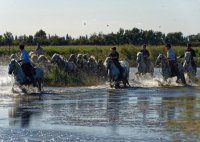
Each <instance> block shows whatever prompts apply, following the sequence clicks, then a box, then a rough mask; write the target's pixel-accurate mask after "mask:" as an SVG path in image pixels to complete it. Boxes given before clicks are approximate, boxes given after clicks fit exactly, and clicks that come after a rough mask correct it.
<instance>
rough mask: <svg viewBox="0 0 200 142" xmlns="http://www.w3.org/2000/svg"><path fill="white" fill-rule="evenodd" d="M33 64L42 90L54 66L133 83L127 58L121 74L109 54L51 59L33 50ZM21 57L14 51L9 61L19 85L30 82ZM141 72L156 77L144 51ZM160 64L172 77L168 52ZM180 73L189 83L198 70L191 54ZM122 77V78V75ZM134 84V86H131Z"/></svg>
mask: <svg viewBox="0 0 200 142" xmlns="http://www.w3.org/2000/svg"><path fill="white" fill-rule="evenodd" d="M29 55H30V59H31V63H32V65H33V66H34V67H35V69H36V74H35V76H34V78H35V80H36V82H37V87H38V90H39V91H41V90H42V81H43V78H44V73H45V72H47V71H48V70H50V69H51V67H52V66H53V65H57V67H58V68H59V69H60V70H62V71H65V72H72V73H73V72H77V71H85V72H89V73H95V74H96V75H97V76H103V75H106V76H107V77H108V78H109V82H110V86H111V87H119V86H120V84H121V83H122V85H123V86H124V87H126V86H127V85H129V82H128V81H129V72H130V70H129V63H128V62H127V61H120V64H121V66H122V68H123V74H122V75H120V71H119V69H118V68H117V67H116V66H115V64H114V63H113V61H112V60H111V58H110V57H107V58H106V59H105V61H104V62H103V61H97V60H96V59H95V57H94V56H90V57H88V55H87V54H77V55H75V54H71V55H70V57H69V59H68V60H66V59H65V58H64V57H63V56H62V55H60V54H57V53H55V54H54V55H53V56H52V57H51V59H48V58H47V57H46V56H44V55H40V56H39V57H38V56H37V55H36V54H34V53H33V52H30V53H29ZM18 59H19V58H18V57H17V56H16V55H15V54H12V55H11V56H10V60H11V62H10V64H9V74H13V75H14V78H15V81H16V83H18V84H19V85H24V84H26V80H27V78H26V76H25V74H24V73H23V71H22V69H21V66H20V64H19V63H18V62H17V60H18ZM136 60H137V63H138V66H137V69H138V71H137V73H136V76H138V77H140V76H144V75H146V74H150V75H151V76H152V77H153V74H154V64H153V63H152V62H151V61H150V60H148V63H147V62H145V60H144V57H143V53H142V52H138V53H137V59H136ZM155 65H156V66H160V67H161V70H162V71H161V74H162V76H163V79H164V81H167V79H168V78H172V77H174V76H172V73H171V69H170V66H169V64H168V60H167V58H166V56H165V55H164V54H159V55H158V57H157V60H156V62H155ZM178 70H179V75H177V81H179V80H181V83H182V84H186V81H185V76H184V73H186V74H188V75H190V76H191V75H195V73H194V70H193V68H192V65H191V54H190V52H186V53H185V56H184V63H183V64H181V63H178ZM119 76H120V78H119ZM129 86H130V85H129Z"/></svg>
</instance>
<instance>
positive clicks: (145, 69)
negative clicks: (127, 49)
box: [136, 52, 154, 76]
mask: <svg viewBox="0 0 200 142" xmlns="http://www.w3.org/2000/svg"><path fill="white" fill-rule="evenodd" d="M147 62H148V63H145V60H144V56H143V53H142V52H138V53H137V63H138V66H137V69H138V72H137V73H136V74H139V75H144V74H146V73H150V74H151V76H153V73H154V65H153V63H152V62H151V61H150V60H149V61H147Z"/></svg>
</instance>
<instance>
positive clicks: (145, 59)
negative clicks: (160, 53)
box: [140, 44, 150, 72]
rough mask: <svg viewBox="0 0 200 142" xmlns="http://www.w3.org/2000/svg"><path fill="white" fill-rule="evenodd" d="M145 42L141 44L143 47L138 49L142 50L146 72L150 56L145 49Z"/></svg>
mask: <svg viewBox="0 0 200 142" xmlns="http://www.w3.org/2000/svg"><path fill="white" fill-rule="evenodd" d="M146 46H147V45H146V44H144V45H143V49H142V50H141V51H140V52H142V54H143V57H144V63H145V64H146V67H147V68H146V70H147V71H146V72H148V70H149V69H148V68H149V66H150V60H149V56H150V54H149V51H148V50H147V49H146Z"/></svg>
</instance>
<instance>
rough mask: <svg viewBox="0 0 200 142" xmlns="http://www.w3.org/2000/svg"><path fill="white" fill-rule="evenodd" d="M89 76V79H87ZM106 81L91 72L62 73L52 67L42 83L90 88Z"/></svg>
mask: <svg viewBox="0 0 200 142" xmlns="http://www.w3.org/2000/svg"><path fill="white" fill-rule="evenodd" d="M88 76H89V77H88ZM105 81H106V78H105V77H102V76H98V75H96V74H95V73H92V72H83V71H78V72H63V71H61V70H59V69H58V68H57V66H54V67H52V68H51V70H50V71H48V72H47V73H46V74H45V80H44V82H45V83H46V85H48V86H92V85H100V84H102V83H103V82H105Z"/></svg>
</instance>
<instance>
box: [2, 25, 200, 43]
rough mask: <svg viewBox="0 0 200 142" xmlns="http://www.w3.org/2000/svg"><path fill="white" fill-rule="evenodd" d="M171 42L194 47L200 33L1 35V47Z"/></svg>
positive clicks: (124, 31)
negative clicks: (60, 35)
mask: <svg viewBox="0 0 200 142" xmlns="http://www.w3.org/2000/svg"><path fill="white" fill-rule="evenodd" d="M166 42H170V43H171V44H172V45H177V46H180V45H185V44H186V43H188V42H191V43H193V46H199V45H200V33H199V34H196V35H188V36H183V33H181V32H174V33H168V34H164V33H162V32H159V31H153V30H142V29H138V28H133V29H131V30H124V29H122V28H120V29H119V31H118V32H116V33H109V34H103V33H98V34H96V33H94V34H92V35H91V36H88V35H85V36H79V37H78V38H73V37H71V36H70V35H68V34H66V35H65V36H62V37H59V36H57V35H47V34H46V32H45V31H44V30H39V31H37V32H36V33H35V35H28V36H27V35H20V36H15V37H14V36H13V34H12V33H11V32H6V33H4V34H3V35H0V46H5V45H7V46H11V45H19V44H20V43H24V44H26V45H36V44H37V43H40V44H42V45H59V46H61V45H124V44H129V45H142V44H144V43H147V44H149V45H162V44H163V43H166Z"/></svg>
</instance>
